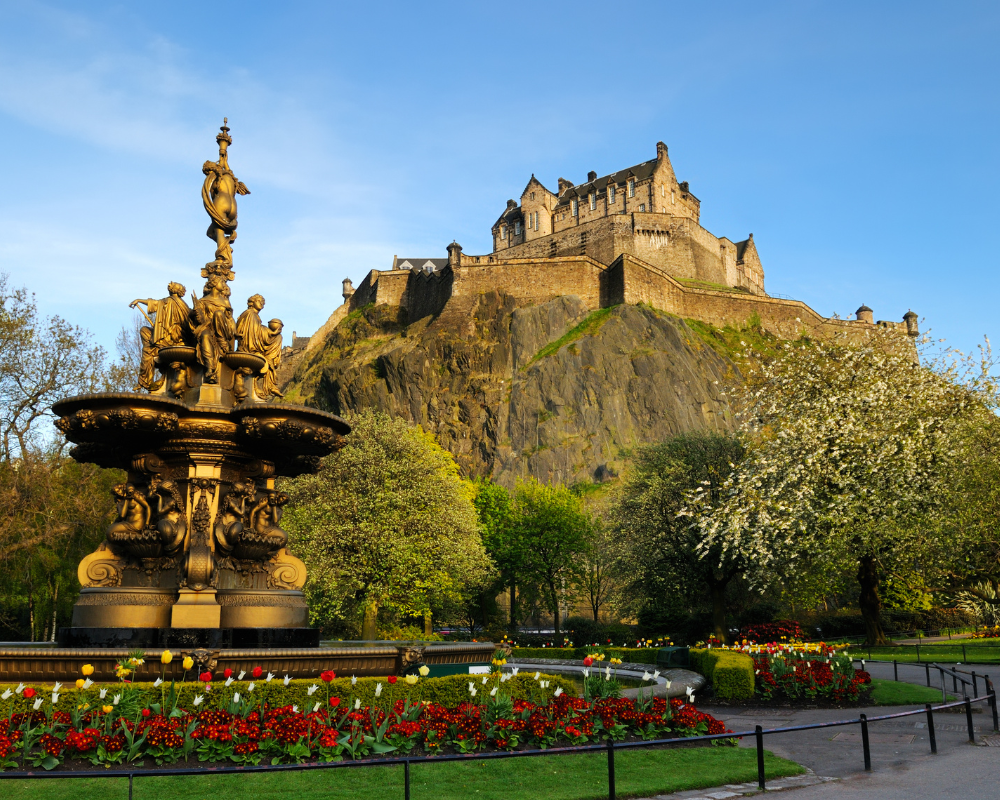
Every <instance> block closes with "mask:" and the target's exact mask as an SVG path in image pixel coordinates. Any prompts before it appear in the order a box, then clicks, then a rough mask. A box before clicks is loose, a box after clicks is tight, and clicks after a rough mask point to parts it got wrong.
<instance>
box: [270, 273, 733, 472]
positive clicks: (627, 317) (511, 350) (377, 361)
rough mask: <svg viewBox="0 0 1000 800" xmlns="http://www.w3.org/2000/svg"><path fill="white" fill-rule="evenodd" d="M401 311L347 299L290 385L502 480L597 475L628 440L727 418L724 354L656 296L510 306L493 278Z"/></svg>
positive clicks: (312, 399)
mask: <svg viewBox="0 0 1000 800" xmlns="http://www.w3.org/2000/svg"><path fill="white" fill-rule="evenodd" d="M404 322H405V321H403V320H401V319H400V312H399V309H397V308H393V307H389V306H375V307H368V308H365V309H361V310H359V311H355V312H353V313H352V314H351V315H349V316H348V317H347V318H346V319H345V320H344V321H343V322H341V324H340V325H339V326H338V327H337V328H336V330H334V331H333V333H331V334H330V336H329V337H328V338H327V341H326V344H325V345H324V346H323V347H322V348H316V349H314V350H312V351H309V352H308V353H307V354H306V356H305V358H304V359H303V361H302V363H300V364H299V365H298V368H297V370H296V373H295V376H294V378H293V379H292V381H291V382H290V384H289V386H288V387H287V391H288V394H289V398H290V399H297V400H306V401H307V402H309V403H310V404H313V405H316V406H318V407H319V408H322V409H324V410H328V411H332V412H334V413H336V414H343V413H345V412H349V411H353V410H360V409H364V408H376V409H380V410H383V411H386V412H387V413H390V414H393V415H397V416H402V417H405V418H406V419H409V420H411V421H414V422H417V423H420V424H421V425H422V426H423V427H424V429H425V430H428V431H430V432H432V433H433V434H434V435H435V436H436V437H437V440H438V442H440V444H441V445H442V446H443V447H445V448H447V449H448V450H449V451H451V452H452V453H453V454H454V455H455V457H456V459H457V461H458V463H459V464H460V466H461V467H462V470H463V473H464V474H467V475H490V476H492V478H493V479H494V480H496V481H497V482H499V483H501V484H503V485H506V486H513V484H514V483H515V482H516V481H517V480H518V479H519V478H526V477H535V478H538V479H539V480H541V481H544V482H548V481H553V482H560V483H573V482H576V481H588V480H589V481H594V480H596V481H600V480H603V479H604V478H606V477H608V476H610V475H613V474H615V473H617V472H618V471H619V470H620V468H621V467H622V465H623V455H624V454H625V452H626V451H628V450H629V449H630V448H633V447H635V446H636V445H639V444H644V443H648V442H656V441H660V440H662V439H664V438H666V437H668V436H671V435H674V434H677V433H681V432H683V431H688V430H693V429H705V428H707V429H711V430H724V429H726V428H728V427H730V424H731V416H730V411H729V407H728V405H727V403H726V401H725V398H724V396H723V394H722V388H723V385H724V383H725V382H726V380H727V379H730V378H732V377H734V376H735V375H736V374H737V373H736V369H735V367H734V365H733V364H732V362H730V361H729V360H728V359H726V358H724V357H722V356H720V355H718V354H717V353H716V352H715V351H714V350H712V349H711V348H710V347H708V346H706V345H705V344H704V342H703V341H702V340H701V339H700V338H699V337H698V336H697V335H696V334H695V332H694V331H692V330H691V329H690V328H689V327H688V326H687V325H686V324H685V323H684V322H683V321H682V320H680V319H677V318H674V317H670V316H668V315H665V314H661V313H659V312H657V311H655V310H653V309H650V308H646V307H641V306H626V305H621V306H615V307H613V308H609V309H599V310H596V311H593V310H591V309H588V308H587V307H585V306H584V304H583V303H582V302H581V301H580V299H579V298H577V297H560V298H556V299H555V300H552V301H550V302H547V303H544V304H541V305H536V306H529V307H523V308H518V307H517V305H516V303H515V301H514V300H513V298H511V297H509V296H506V295H503V294H497V293H492V292H491V293H487V294H483V295H479V296H477V297H454V298H452V299H451V300H450V301H449V303H448V305H447V306H446V307H445V309H444V311H443V312H442V313H441V314H440V315H439V316H438V317H437V318H431V317H427V318H425V319H422V320H418V321H416V322H414V323H412V324H410V325H406V324H404Z"/></svg>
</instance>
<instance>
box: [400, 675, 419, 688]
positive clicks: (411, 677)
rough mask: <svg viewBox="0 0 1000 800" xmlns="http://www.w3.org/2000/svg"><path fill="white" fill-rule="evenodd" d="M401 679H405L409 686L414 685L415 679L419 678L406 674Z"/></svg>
mask: <svg viewBox="0 0 1000 800" xmlns="http://www.w3.org/2000/svg"><path fill="white" fill-rule="evenodd" d="M403 680H404V681H406V682H407V683H408V684H410V686H415V685H416V683H417V681H419V680H420V678H419V677H417V676H416V675H407V676H406V677H405V678H403Z"/></svg>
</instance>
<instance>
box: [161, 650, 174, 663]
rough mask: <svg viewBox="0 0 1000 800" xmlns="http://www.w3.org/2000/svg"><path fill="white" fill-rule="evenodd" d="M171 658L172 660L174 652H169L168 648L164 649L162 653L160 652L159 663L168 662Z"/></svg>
mask: <svg viewBox="0 0 1000 800" xmlns="http://www.w3.org/2000/svg"><path fill="white" fill-rule="evenodd" d="M173 660H174V654H173V653H171V652H170V651H169V650H164V651H163V652H162V653H160V663H161V664H169V663H170V662H171V661H173Z"/></svg>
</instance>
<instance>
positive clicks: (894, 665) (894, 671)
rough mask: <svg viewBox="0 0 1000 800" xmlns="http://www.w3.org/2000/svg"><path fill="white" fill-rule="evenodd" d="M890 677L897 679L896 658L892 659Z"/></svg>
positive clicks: (897, 666) (897, 667)
mask: <svg viewBox="0 0 1000 800" xmlns="http://www.w3.org/2000/svg"><path fill="white" fill-rule="evenodd" d="M892 679H893V680H894V681H897V682H898V681H899V662H898V661H896V659H893V660H892Z"/></svg>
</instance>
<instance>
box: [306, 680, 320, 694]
mask: <svg viewBox="0 0 1000 800" xmlns="http://www.w3.org/2000/svg"><path fill="white" fill-rule="evenodd" d="M318 688H319V687H318V686H317V685H316V684H315V683H314V684H313V685H312V686H310V687H309V688H308V689H306V694H307V695H309V696H310V697H312V696H313V695H314V694H316V690H317V689H318Z"/></svg>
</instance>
